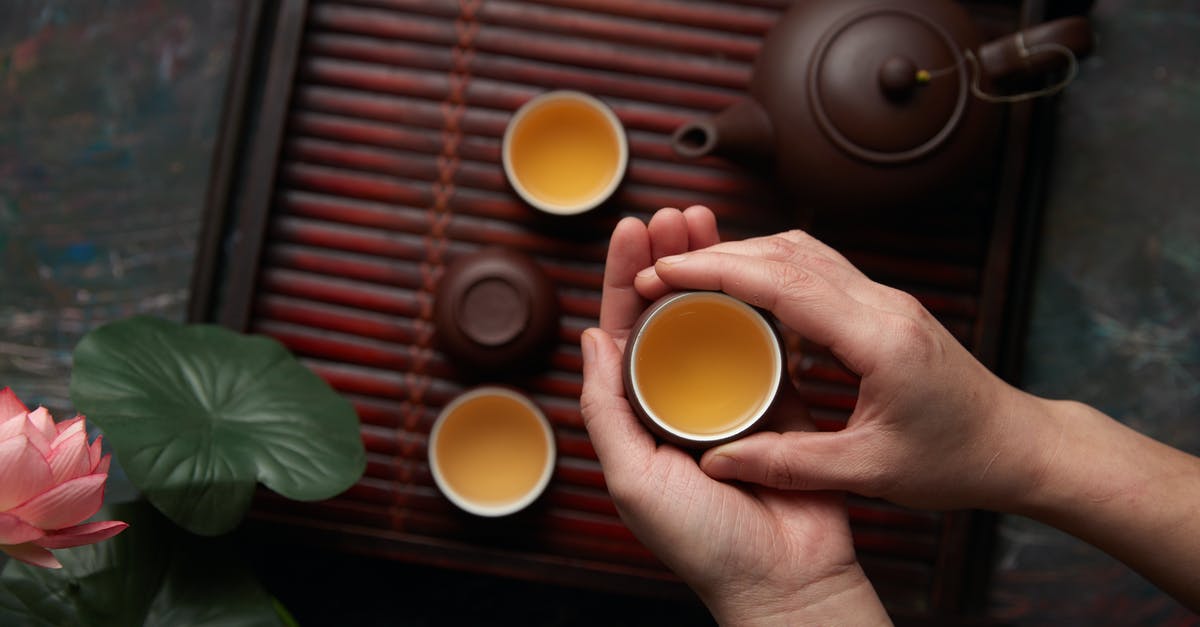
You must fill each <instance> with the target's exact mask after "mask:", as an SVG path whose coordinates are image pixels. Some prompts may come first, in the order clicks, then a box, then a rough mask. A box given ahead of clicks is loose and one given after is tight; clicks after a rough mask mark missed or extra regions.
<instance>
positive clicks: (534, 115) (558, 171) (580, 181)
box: [508, 98, 621, 206]
mask: <svg viewBox="0 0 1200 627" xmlns="http://www.w3.org/2000/svg"><path fill="white" fill-rule="evenodd" d="M508 150H509V158H510V160H511V161H510V162H511V164H512V170H513V174H514V175H515V176H516V178H517V180H518V181H520V183H521V185H522V186H523V187H524V188H525V189H526V191H528V193H530V194H532V195H533V196H535V197H537V198H539V199H540V200H542V201H543V202H546V203H551V204H554V205H561V206H571V205H579V204H585V203H587V202H589V201H591V200H592V199H593V198H595V197H597V196H598V195H601V194H603V193H604V192H605V190H606V189H607V188H608V186H609V185H610V183H612V181H613V179H614V177H616V176H618V174H619V173H618V172H617V169H618V164H619V163H620V150H621V148H620V143H619V140H618V138H617V132H616V131H615V130H614V129H613V127H612V125H611V124H610V122H609V120H608V118H607V117H606V116H605V115H604V113H602V112H601V111H599V110H597V109H596V108H594V107H592V106H590V105H589V104H588V103H586V102H584V101H580V100H575V99H571V98H552V99H549V100H547V101H545V102H543V103H541V104H540V105H538V106H536V107H534V108H532V109H530V110H529V111H528V112H527V113H526V114H525V116H524V117H523V118H522V119H521V120H520V122H519V123H518V124H517V125H516V126H515V128H514V130H513V134H512V138H511V140H510V144H509V147H508Z"/></svg>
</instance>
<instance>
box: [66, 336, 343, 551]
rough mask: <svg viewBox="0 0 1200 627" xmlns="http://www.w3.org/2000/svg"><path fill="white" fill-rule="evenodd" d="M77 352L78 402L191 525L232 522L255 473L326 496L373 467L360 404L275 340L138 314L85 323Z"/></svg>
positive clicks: (284, 491) (214, 526) (305, 497)
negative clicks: (369, 465) (94, 325)
mask: <svg viewBox="0 0 1200 627" xmlns="http://www.w3.org/2000/svg"><path fill="white" fill-rule="evenodd" d="M74 358H75V365H74V369H73V371H72V374H71V401H72V402H73V403H74V405H75V408H76V409H77V410H78V411H79V412H81V413H83V414H86V415H87V416H88V418H89V420H90V421H91V422H93V423H95V424H96V425H98V426H99V427H100V428H101V430H102V431H103V432H104V436H105V438H107V440H108V442H109V443H110V445H111V446H112V448H113V451H114V453H115V454H116V456H117V459H118V461H119V462H120V464H121V466H122V467H123V468H124V469H125V472H126V473H127V474H128V475H129V479H130V481H131V482H132V483H133V484H134V485H135V486H136V487H137V488H138V489H139V490H141V491H142V492H143V493H144V494H145V495H146V498H147V499H148V500H149V501H150V502H151V503H152V504H153V505H154V506H155V507H157V508H158V509H159V510H160V511H162V512H163V513H164V514H166V515H167V517H168V518H170V519H171V520H173V521H174V522H175V523H176V524H178V525H180V526H181V527H183V528H185V529H187V530H189V531H191V532H193V533H197V534H201V535H218V534H222V533H225V532H228V531H230V530H232V529H233V528H235V527H236V526H237V525H238V523H239V522H240V521H241V520H242V518H243V517H244V515H245V513H246V510H247V509H248V508H249V506H250V501H251V497H252V496H253V493H254V489H255V484H256V482H259V481H261V482H262V483H263V485H265V486H267V487H268V488H270V489H272V490H274V491H275V492H278V493H279V494H281V495H283V496H285V497H288V498H291V499H295V500H302V501H311V500H319V499H324V498H329V497H331V496H334V495H335V494H338V493H339V492H342V491H343V490H345V489H346V488H348V487H350V486H351V485H353V483H354V482H355V481H357V480H358V478H359V477H360V476H362V473H363V470H364V469H365V467H366V455H365V453H364V451H363V445H362V439H361V436H360V435H359V424H358V418H357V416H356V415H355V412H354V408H353V407H352V406H351V405H350V403H349V402H348V401H346V400H345V399H344V398H342V397H341V396H340V395H338V394H337V393H336V392H335V391H334V390H333V389H332V388H330V387H329V385H328V384H327V383H325V381H324V380H322V379H321V378H320V377H318V376H317V375H315V374H313V372H312V371H310V370H309V369H308V368H306V367H304V365H303V364H301V363H300V362H299V361H297V360H296V359H295V358H294V357H293V356H292V355H291V353H289V352H288V351H287V349H285V348H284V347H283V346H282V345H281V344H279V343H278V342H276V341H275V340H272V339H269V338H265V337H260V336H249V335H243V334H239V333H235V332H233V331H230V330H228V329H225V328H223V327H219V326H214V325H180V324H177V323H174V322H169V321H166V320H161V319H157V318H149V317H135V318H130V319H127V320H122V321H119V322H114V323H111V324H108V325H105V326H103V327H100V328H98V329H96V330H94V331H92V332H90V333H88V334H87V335H86V336H85V337H84V338H83V340H82V341H81V342H80V343H79V345H78V346H76V348H75V355H74Z"/></svg>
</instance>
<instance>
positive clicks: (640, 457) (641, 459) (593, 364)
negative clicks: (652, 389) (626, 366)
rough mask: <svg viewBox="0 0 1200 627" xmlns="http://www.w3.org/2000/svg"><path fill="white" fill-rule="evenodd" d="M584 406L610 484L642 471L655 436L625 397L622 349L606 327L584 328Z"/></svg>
mask: <svg viewBox="0 0 1200 627" xmlns="http://www.w3.org/2000/svg"><path fill="white" fill-rule="evenodd" d="M580 345H581V349H582V351H583V394H582V396H581V398H580V408H581V411H582V413H583V424H584V426H585V427H586V428H587V431H588V436H589V437H590V438H591V441H592V446H593V447H594V448H595V449H596V456H597V457H598V458H599V459H600V465H601V466H602V467H603V468H604V472H605V474H606V476H607V477H608V481H609V483H610V484H613V483H619V482H620V481H621V480H622V476H624V477H629V476H630V475H631V474H637V473H640V472H642V469H644V468H646V467H647V466H648V465H649V460H650V457H651V456H652V455H653V454H654V450H655V443H654V437H653V436H652V435H651V434H650V432H649V431H647V430H646V429H645V428H643V427H642V425H641V424H639V423H638V422H637V418H636V417H635V416H634V415H633V412H632V410H631V409H630V408H629V403H628V402H626V400H625V391H624V386H623V383H622V379H621V352H620V351H619V350H618V349H617V345H616V344H615V343H614V342H613V340H612V338H611V337H610V336H609V335H608V334H607V333H605V332H604V331H602V330H599V329H588V330H587V331H584V333H583V338H582V340H581V342H580Z"/></svg>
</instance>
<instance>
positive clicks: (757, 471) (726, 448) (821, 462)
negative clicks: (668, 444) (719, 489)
mask: <svg viewBox="0 0 1200 627" xmlns="http://www.w3.org/2000/svg"><path fill="white" fill-rule="evenodd" d="M859 439H860V437H859V436H858V435H857V433H856V432H855V431H853V430H844V431H835V432H826V433H814V432H803V431H787V432H784V433H774V432H761V433H756V434H754V435H752V436H749V437H747V438H744V439H741V440H736V441H734V442H730V443H728V444H724V445H721V446H718V447H716V448H713V449H710V450H708V451H706V452H705V453H704V456H703V457H701V459H700V468H701V469H702V470H703V471H704V472H705V473H706V474H707V475H708V476H710V477H712V478H713V479H720V480H734V481H745V482H747V483H755V484H758V485H762V486H766V487H770V488H776V489H780V490H806V491H812V490H846V491H850V492H857V493H859V494H864V495H866V496H870V494H867V492H869V490H867V489H866V488H867V486H869V485H871V484H872V483H873V480H874V476H873V474H874V473H873V468H874V467H875V466H876V465H875V464H872V463H871V460H870V459H869V458H868V457H867V456H866V455H864V454H863V450H864V447H862V446H860V445H859V444H860V443H858V442H857V441H858V440H859Z"/></svg>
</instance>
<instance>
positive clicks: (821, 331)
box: [655, 247, 883, 375]
mask: <svg viewBox="0 0 1200 627" xmlns="http://www.w3.org/2000/svg"><path fill="white" fill-rule="evenodd" d="M714 251H715V247H714V248H710V249H706V250H703V251H697V252H693V253H689V254H687V255H683V256H677V257H673V258H668V259H660V260H659V261H658V263H657V264H655V271H656V273H657V274H658V276H659V277H661V278H662V279H663V280H664V281H665V282H666V283H667V284H669V285H671V286H673V287H675V288H676V289H679V288H682V289H695V290H717V291H722V292H725V293H726V294H729V295H730V296H733V297H734V298H738V299H740V300H743V301H745V302H747V303H750V304H751V305H754V306H757V307H762V308H764V309H768V310H770V311H771V312H772V313H773V314H775V317H777V318H778V319H779V320H780V321H781V322H783V323H784V324H786V325H787V326H788V327H790V328H792V329H793V330H795V331H796V332H798V333H800V334H801V335H803V336H804V337H806V338H808V339H810V340H812V341H814V342H817V343H818V344H822V345H824V346H828V347H829V348H830V350H832V351H833V352H834V354H835V355H836V356H837V357H839V358H840V359H841V360H842V361H843V363H845V365H846V366H847V367H849V368H850V369H851V370H853V371H854V372H856V373H857V374H860V375H862V374H864V373H865V372H866V371H867V369H868V368H869V367H870V366H871V364H872V363H873V360H874V357H873V354H874V353H877V352H878V351H877V350H876V348H877V342H878V338H879V332H880V328H881V325H882V324H883V321H882V320H881V319H880V316H881V315H882V314H881V313H880V312H879V311H878V310H876V309H874V308H872V307H869V306H867V305H864V304H863V303H862V302H860V301H858V300H856V299H854V298H852V297H851V296H850V295H849V294H847V293H846V292H845V291H844V290H842V289H840V288H839V287H838V286H835V285H833V284H831V283H830V282H829V281H828V280H827V279H826V278H825V277H824V276H823V275H821V274H820V273H817V272H812V271H810V270H808V269H806V268H804V267H802V266H799V265H795V264H793V263H788V262H781V261H772V260H769V259H762V258H758V257H748V256H744V255H737V254H728V253H721V252H714Z"/></svg>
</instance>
